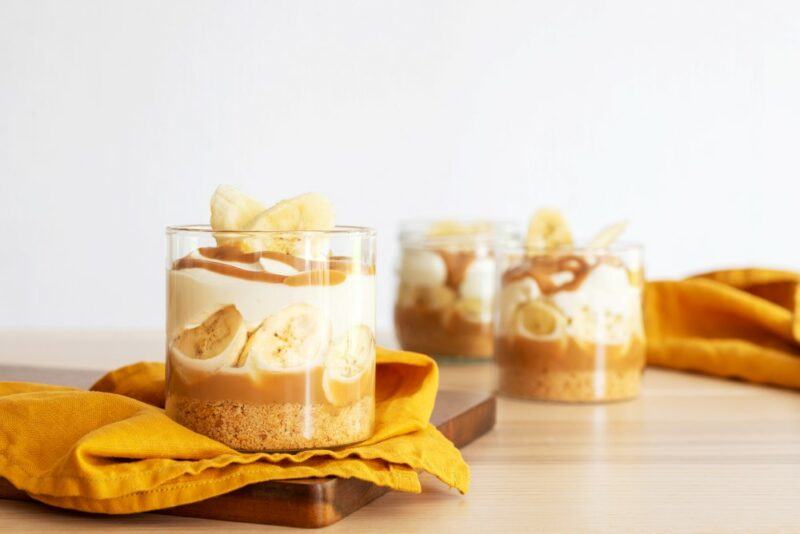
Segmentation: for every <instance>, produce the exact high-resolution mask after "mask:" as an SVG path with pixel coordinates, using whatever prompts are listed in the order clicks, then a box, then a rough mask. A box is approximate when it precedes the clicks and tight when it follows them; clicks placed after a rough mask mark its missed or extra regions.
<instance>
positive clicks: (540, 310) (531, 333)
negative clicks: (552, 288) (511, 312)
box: [515, 300, 566, 341]
mask: <svg viewBox="0 0 800 534" xmlns="http://www.w3.org/2000/svg"><path fill="white" fill-rule="evenodd" d="M515 322H516V327H517V332H518V333H519V334H520V335H522V336H525V337H528V338H530V339H534V340H537V341H548V340H553V339H559V338H561V337H563V336H564V329H565V328H564V327H565V325H566V319H565V318H564V315H562V313H561V312H560V311H559V310H558V308H556V307H555V306H553V305H552V304H549V303H547V302H545V301H543V300H532V301H530V302H528V303H526V304H524V305H522V306H520V308H519V309H518V310H517V313H516V319H515Z"/></svg>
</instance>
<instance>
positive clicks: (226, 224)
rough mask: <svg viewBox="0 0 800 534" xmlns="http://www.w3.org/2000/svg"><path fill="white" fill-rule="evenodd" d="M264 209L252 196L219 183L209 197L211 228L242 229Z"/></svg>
mask: <svg viewBox="0 0 800 534" xmlns="http://www.w3.org/2000/svg"><path fill="white" fill-rule="evenodd" d="M264 209H266V208H265V207H264V205H263V204H261V202H259V201H258V200H256V199H254V198H253V197H251V196H248V195H245V194H244V193H242V192H241V191H239V190H238V189H236V188H235V187H232V186H230V185H221V186H219V187H218V188H217V190H216V191H214V196H212V197H211V229H212V230H244V229H245V227H246V226H247V225H248V224H249V223H250V221H252V220H253V219H255V217H256V215H258V214H259V213H261V212H262V211H264Z"/></svg>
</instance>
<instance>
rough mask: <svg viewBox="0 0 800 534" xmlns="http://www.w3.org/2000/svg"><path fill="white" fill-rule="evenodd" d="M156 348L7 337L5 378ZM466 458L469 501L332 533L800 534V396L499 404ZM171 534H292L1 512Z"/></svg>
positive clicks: (40, 522) (480, 383) (657, 386)
mask: <svg viewBox="0 0 800 534" xmlns="http://www.w3.org/2000/svg"><path fill="white" fill-rule="evenodd" d="M161 347H163V344H162V341H161V338H160V336H159V334H158V333H157V332H104V333H97V332H81V333H76V332H0V365H3V364H15V365H42V366H62V367H71V368H95V369H109V368H113V367H116V366H118V365H122V364H124V363H130V362H133V361H138V360H140V359H151V360H152V359H157V358H158V355H159V354H160V353H161V350H163V349H162V348H161ZM0 379H2V377H0ZM494 383H495V372H494V369H493V367H492V366H491V365H461V366H446V367H443V368H442V370H441V386H442V387H443V388H449V389H459V390H473V391H474V390H489V389H492V388H493V387H494ZM463 454H464V457H465V458H466V460H467V462H469V464H470V466H471V468H472V489H471V491H470V493H469V494H467V495H465V496H460V495H458V494H457V493H456V492H454V491H451V490H448V489H446V488H444V487H443V486H442V485H441V484H439V483H438V482H437V481H435V480H433V479H432V478H430V477H425V478H424V479H423V486H424V491H423V493H422V494H421V495H407V494H401V493H390V494H388V495H385V496H383V497H381V498H380V499H378V500H377V501H375V502H373V503H372V504H370V505H368V506H366V507H365V508H362V509H361V510H359V511H357V512H355V513H354V514H353V515H351V516H349V517H347V518H345V519H344V520H343V521H341V522H340V523H338V524H336V525H334V526H332V527H330V528H328V529H326V532H347V533H353V532H362V531H363V532H379V531H383V532H391V533H396V532H451V533H460V532H525V531H527V532H555V531H559V532H612V531H613V532H797V531H800V491H798V490H800V393H795V392H791V391H785V390H779V389H771V388H766V387H760V386H753V385H748V384H742V383H737V382H730V381H724V380H717V379H711V378H705V377H700V376H694V375H688V374H681V373H675V372H669V371H663V370H657V369H650V370H648V371H647V372H646V374H645V379H644V392H643V394H642V395H641V397H640V398H639V399H638V400H636V401H633V402H627V403H620V404H609V405H581V406H571V405H562V404H547V403H537V402H525V401H517V400H510V399H500V400H499V404H498V421H497V426H496V428H495V430H494V431H492V432H491V433H490V434H488V435H486V436H484V437H483V438H480V439H479V440H478V441H476V442H474V443H473V444H471V445H469V446H467V447H466V448H464V450H463ZM166 528H170V529H171V530H174V531H176V532H180V531H184V530H185V531H187V532H189V531H191V532H200V531H209V532H210V531H219V530H221V529H224V530H225V531H244V530H259V531H272V530H289V529H283V528H279V527H265V526H260V525H247V524H240V523H226V522H219V521H207V520H199V519H187V518H179V517H171V516H166V515H159V514H140V515H136V516H129V517H99V518H98V517H96V516H89V515H84V514H77V513H71V512H65V511H60V510H55V509H53V508H47V507H45V506H43V505H38V504H30V503H21V502H13V501H0V530H3V531H15V532H18V531H25V530H29V531H42V530H50V529H52V530H55V531H59V532H64V531H86V530H102V531H104V532H105V531H110V530H116V529H126V530H132V531H162V530H164V529H166Z"/></svg>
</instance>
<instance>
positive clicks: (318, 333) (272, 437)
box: [166, 225, 375, 451]
mask: <svg viewBox="0 0 800 534" xmlns="http://www.w3.org/2000/svg"><path fill="white" fill-rule="evenodd" d="M167 240H168V257H167V260H168V261H167V357H166V362H167V380H166V382H167V384H166V413H167V415H168V416H170V417H171V418H172V419H174V420H175V421H177V422H179V423H180V424H182V425H184V426H186V427H188V428H190V429H192V430H194V431H195V432H198V433H200V434H204V435H206V436H208V437H211V438H213V439H215V440H217V441H220V442H222V443H225V444H226V445H228V446H230V447H232V448H234V449H237V450H241V451H295V450H301V449H310V448H330V447H338V446H342V445H347V444H350V443H355V442H358V441H361V440H364V439H366V438H368V437H370V436H371V435H372V433H373V425H374V419H375V341H374V339H375V336H374V330H375V233H374V231H373V230H371V229H369V228H357V227H336V228H335V229H333V230H330V231H290V232H281V231H241V232H240V231H223V232H220V231H212V230H211V229H210V228H209V227H208V226H203V225H197V226H183V227H170V228H168V229H167ZM276 244H277V245H276ZM278 245H279V246H278ZM271 250H288V251H290V252H272V251H271Z"/></svg>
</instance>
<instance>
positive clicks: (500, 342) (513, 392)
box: [495, 245, 645, 402]
mask: <svg viewBox="0 0 800 534" xmlns="http://www.w3.org/2000/svg"><path fill="white" fill-rule="evenodd" d="M498 272H499V276H498V278H499V282H498V286H499V290H498V306H497V310H496V313H497V321H496V332H497V334H496V338H495V358H496V361H497V365H498V368H499V379H500V384H499V389H500V392H501V393H504V394H506V395H510V396H515V397H525V398H534V399H545V400H555V401H568V402H597V401H614V400H622V399H629V398H633V397H636V395H638V393H639V383H640V380H641V374H642V369H643V367H644V363H645V353H644V349H645V336H644V326H643V319H642V288H643V283H644V276H643V266H642V250H641V248H640V247H638V246H635V245H613V246H610V247H608V248H573V247H568V248H560V249H557V250H544V249H532V248H526V247H524V246H522V245H516V246H512V247H508V248H506V249H504V250H502V251H500V252H499V253H498Z"/></svg>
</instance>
